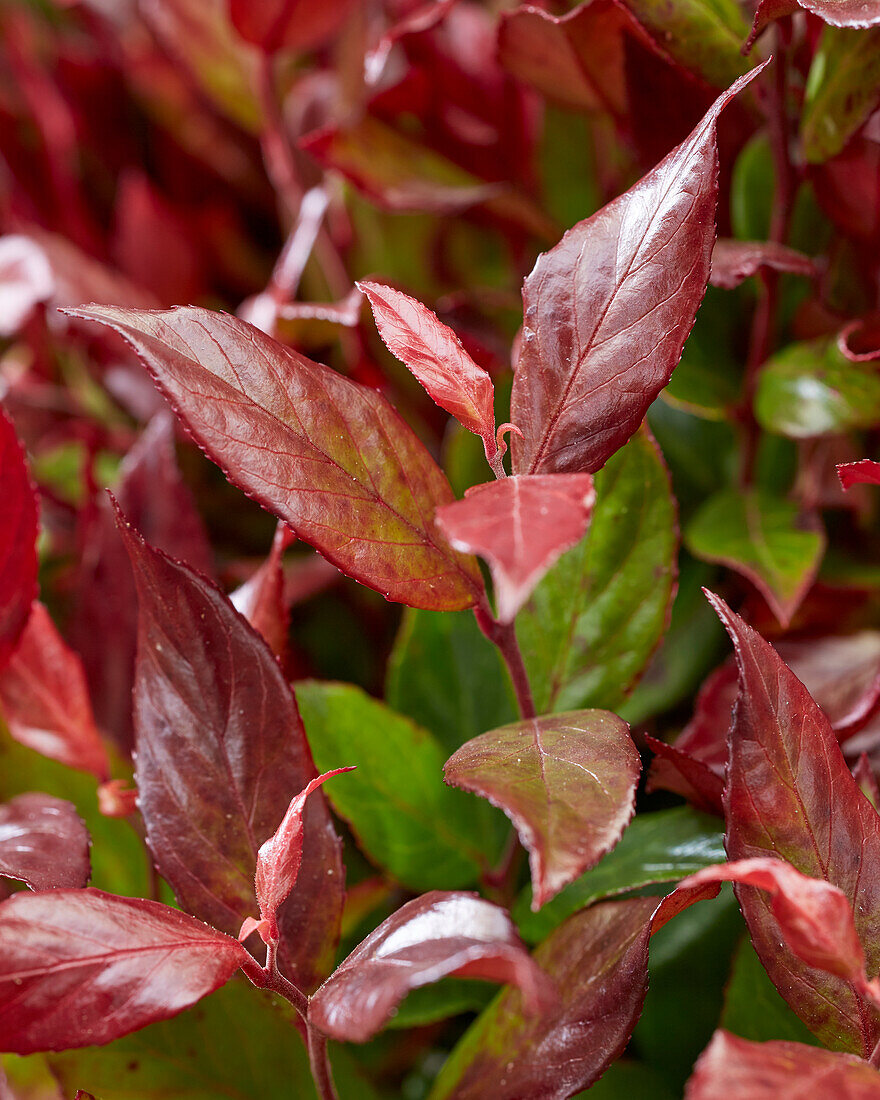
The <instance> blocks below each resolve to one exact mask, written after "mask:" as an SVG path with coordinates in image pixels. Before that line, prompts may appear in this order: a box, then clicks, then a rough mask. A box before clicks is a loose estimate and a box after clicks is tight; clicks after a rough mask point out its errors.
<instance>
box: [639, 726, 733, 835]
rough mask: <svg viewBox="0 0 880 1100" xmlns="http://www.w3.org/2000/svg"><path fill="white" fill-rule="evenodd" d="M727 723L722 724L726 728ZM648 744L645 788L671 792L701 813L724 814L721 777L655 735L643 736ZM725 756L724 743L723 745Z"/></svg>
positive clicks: (677, 746) (676, 745)
mask: <svg viewBox="0 0 880 1100" xmlns="http://www.w3.org/2000/svg"><path fill="white" fill-rule="evenodd" d="M727 725H729V722H728V723H727V724H726V725H725V726H724V727H723V728H724V729H725V730H726V729H727ZM645 740H646V741H647V743H648V747H649V748H650V750H651V751H652V752H653V753H654V759H653V760H652V761H651V772H650V775H649V777H648V784H647V790H648V791H649V792H650V791H655V790H663V791H673V792H674V793H675V794H680V795H681V796H682V798H686V799H687V800H688V802H690V803H692V805H693V806H694V807H695V808H696V809H698V810H702V811H703V812H704V813H709V814H718V815H719V817H720V816H721V815H722V814H723V812H724V810H723V807H722V796H723V793H724V779H723V778H722V776H721V775H719V774H718V772H717V771H715V770H713V769H712V768H711V767H709V765H708V764H706V763H704V762H703V761H702V760H700V759H699V758H698V757H696V756H691V755H690V754H689V753H687V752H685V751H684V750H683V749H681V748H679V745H678V742H676V744H675V745H667V744H666V742H665V741H658V740H657V739H656V738H655V737H650V736H646V738H645ZM725 755H726V746H725Z"/></svg>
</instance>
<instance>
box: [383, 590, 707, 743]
mask: <svg viewBox="0 0 880 1100" xmlns="http://www.w3.org/2000/svg"><path fill="white" fill-rule="evenodd" d="M710 614H711V612H710ZM386 698H387V700H388V704H389V706H391V707H393V708H394V710H396V711H399V712H400V713H401V714H405V715H406V716H407V717H408V718H412V719H413V721H414V722H418V724H419V725H420V726H423V727H424V728H425V729H427V730H430V731H431V733H433V734H434V736H435V737H436V738H437V740H438V741H439V742H440V744H441V745H442V746H443V748H444V749H446V750H448V751H449V753H453V752H455V750H456V749H457V748H459V747H460V746H461V745H463V744H464V743H465V741H470V740H471V738H473V737H477V736H479V734H481V733H485V731H486V730H491V729H496V728H497V727H498V726H504V725H507V723H508V722H514V721H515V720H516V718H517V709H516V699H515V697H514V694H513V688H512V687H511V684H510V679H509V677H508V675H507V671H506V669H505V668H504V662H503V661H502V660H501V656H500V655H499V653H498V650H497V649H496V647H495V646H494V645H492V643H491V642H490V641H488V640H487V639H486V637H485V635H484V634H483V632H482V631H481V630H480V628H479V627H478V626H477V621H476V619H475V618H474V616H473V615H472V614H471V613H470V612H469V611H451V612H440V611H415V610H413V609H412V608H408V609H407V610H406V611H405V612H404V615H403V621H402V623H401V627H400V633H399V634H398V636H397V640H396V641H395V643H394V649H393V650H392V651H391V658H390V661H389V664H388V683H387V691H386Z"/></svg>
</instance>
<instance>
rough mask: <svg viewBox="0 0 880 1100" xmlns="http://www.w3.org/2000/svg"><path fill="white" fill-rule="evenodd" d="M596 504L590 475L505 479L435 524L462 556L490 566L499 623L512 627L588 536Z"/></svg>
mask: <svg viewBox="0 0 880 1100" xmlns="http://www.w3.org/2000/svg"><path fill="white" fill-rule="evenodd" d="M595 499H596V493H595V491H594V489H593V479H592V477H591V476H590V475H589V474H544V475H536V476H520V477H516V476H514V477H506V478H502V479H501V480H500V481H490V482H488V483H487V484H485V485H475V486H474V487H473V488H472V489H468V491H467V493H466V494H465V499H464V500H457V501H455V502H454V503H452V504H446V505H444V506H443V507H442V508H438V509H437V518H436V522H437V526H438V527H439V528H440V530H441V531H442V532H443V534H444V535H445V536H446V538H447V539H448V540H449V542H450V544H451V545H452V546H454V547H455V548H456V549H457V550H461V551H462V552H464V553H470V554H479V555H480V556H481V557H483V558H485V559H486V561H487V562H488V563H489V568H490V569H491V571H492V581H493V583H494V586H495V603H496V609H497V615H498V619H499V621H500V622H503V623H508V622H512V621H513V619H514V618H515V617H516V613H517V612H518V611H519V609H520V608H521V607H522V605H523V604H524V603H525V602H526V600H527V599H528V598H529V596H530V595H531V594H532V592H533V590H534V588H535V585H536V584H537V583H538V582H539V581H540V580H541V578H542V577H543V576H544V574H545V573H546V572H547V570H548V569H549V568H550V567H551V566H552V565H553V563H554V562H556V561H557V560H558V559H559V558H560V557H561V555H562V554H563V553H564V552H565V551H566V550H568V549H569V547H571V546H574V544H575V543H576V542H578V541H579V539H580V538H581V536H582V535H583V534H584V532H585V531H586V529H587V527H588V526H589V523H590V517H591V515H592V512H593V503H594V501H595Z"/></svg>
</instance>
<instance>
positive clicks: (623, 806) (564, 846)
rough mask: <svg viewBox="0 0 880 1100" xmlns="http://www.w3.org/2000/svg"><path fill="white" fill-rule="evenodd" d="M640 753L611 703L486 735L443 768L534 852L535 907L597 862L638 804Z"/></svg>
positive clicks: (455, 783) (464, 747) (449, 780)
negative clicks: (499, 813) (503, 817)
mask: <svg viewBox="0 0 880 1100" xmlns="http://www.w3.org/2000/svg"><path fill="white" fill-rule="evenodd" d="M640 771H641V760H640V758H639V754H638V752H637V751H636V748H635V745H633V743H632V741H631V739H630V736H629V726H627V724H626V722H624V721H623V719H622V718H618V717H617V715H616V714H612V713H611V712H610V711H607V710H575V711H570V712H569V713H567V714H553V715H545V716H543V717H541V718H532V719H529V720H526V721H521V722H515V723H513V724H512V725H509V726H502V727H501V729H496V730H492V731H491V732H490V733H484V734H481V735H480V736H479V737H475V738H474V739H473V740H472V741H468V742H467V744H465V745H462V747H461V748H460V749H459V750H458V752H456V753H455V754H454V755H453V756H452V757H450V759H449V760H447V762H446V765H445V767H444V773H445V776H446V782H447V783H451V784H452V785H453V786H456V787H461V788H463V789H464V790H466V791H473V792H474V793H475V794H479V795H482V796H483V798H488V800H489V801H490V802H491V803H492V804H493V805H494V806H500V807H501V809H502V810H504V812H505V813H506V814H507V816H508V817H509V818H510V820H511V821H512V822H513V824H514V825H515V826H516V830H517V832H518V833H519V837H520V840H521V841H522V843H523V845H524V847H525V848H526V849H527V850H528V852H529V860H530V864H531V872H532V894H533V898H532V909H534V910H537V909H540V907H541V906H542V905H544V904H545V903H546V902H548V901H549V900H550V898H552V897H553V896H554V895H555V894H558V893H559V891H560V890H561V889H562V888H563V887H564V886H567V885H568V884H569V883H570V882H572V881H573V880H574V879H575V878H577V877H578V875H580V874H582V873H583V872H584V871H585V870H587V868H588V867H592V866H593V865H594V864H595V863H598V861H599V860H600V859H601V858H602V856H603V855H604V854H605V853H606V852H607V851H609V850H610V849H611V848H613V847H614V845H615V844H616V843H617V841H618V840H619V839H620V836H621V833H622V832H623V830H624V829H625V828H626V826H627V823H628V822H629V819H630V818H631V817H632V814H633V809H634V807H635V793H636V785H637V783H638V780H639V773H640Z"/></svg>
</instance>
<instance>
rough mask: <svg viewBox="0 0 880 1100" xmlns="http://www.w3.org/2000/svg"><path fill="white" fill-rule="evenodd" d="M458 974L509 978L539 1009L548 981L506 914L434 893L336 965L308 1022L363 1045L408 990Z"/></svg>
mask: <svg viewBox="0 0 880 1100" xmlns="http://www.w3.org/2000/svg"><path fill="white" fill-rule="evenodd" d="M452 974H457V975H459V976H460V977H466V978H483V979H485V980H486V981H493V982H514V983H515V984H516V985H518V986H519V987H520V988H521V989H522V991H523V994H524V996H525V999H526V1002H527V1003H528V1004H529V1005H530V1006H531V1008H532V1010H534V1011H536V1010H538V1009H540V1008H543V1007H546V1006H547V1005H548V1004H549V1003H551V1002H552V1000H553V995H552V985H551V983H550V982H549V981H548V980H547V977H546V975H545V974H543V973H542V971H541V970H540V968H539V967H538V966H536V965H535V963H534V962H532V959H531V958H530V956H529V954H528V952H527V951H526V949H525V947H524V946H523V945H522V942H521V940H520V938H519V936H518V935H517V934H516V930H515V929H514V927H513V924H512V922H511V920H510V917H508V915H507V913H506V912H505V911H504V910H503V909H501V908H499V907H498V906H497V905H493V904H492V903H491V902H488V901H483V899H482V898H479V897H477V896H476V894H462V893H443V892H442V891H439V890H434V891H432V892H431V893H428V894H423V895H422V896H421V897H418V898H415V899H414V900H413V901H410V902H407V903H406V905H404V906H402V907H401V908H400V909H398V910H397V912H396V913H393V914H392V915H391V916H390V917H389V918H388V920H386V921H383V923H382V924H380V925H379V927H378V928H377V929H376V930H375V931H373V932H371V933H370V935H369V936H367V938H366V939H365V940H364V941H363V943H361V944H360V945H359V946H358V947H356V948H355V949H354V951H352V953H351V954H350V955H349V956H348V958H347V959H346V960H345V961H344V962H342V963H340V964H339V966H338V967H337V968H336V970H335V971H334V973H333V974H332V975H331V976H330V977H329V978H328V979H327V981H326V982H324V984H323V985H322V986H321V988H320V989H319V990H318V991H317V993H315V995H314V996H313V997H312V999H311V1003H310V1005H309V1020H310V1022H311V1023H312V1024H314V1025H315V1027H317V1028H318V1029H319V1030H320V1031H322V1032H323V1033H324V1034H325V1035H328V1036H329V1037H330V1038H331V1039H338V1040H340V1041H348V1042H353V1043H364V1042H366V1041H367V1039H369V1038H370V1037H371V1036H372V1035H375V1033H376V1032H377V1031H378V1030H379V1029H380V1028H381V1027H382V1025H383V1024H385V1023H386V1022H387V1021H388V1020H389V1019H390V1018H391V1015H392V1014H393V1012H394V1009H395V1008H396V1007H397V1005H398V1004H400V1002H401V1001H402V1000H403V998H404V997H405V996H406V994H407V993H409V992H410V990H412V989H418V988H419V987H420V986H423V985H429V984H430V983H432V982H437V981H439V980H440V979H441V978H445V977H448V976H449V975H452Z"/></svg>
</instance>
